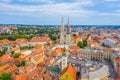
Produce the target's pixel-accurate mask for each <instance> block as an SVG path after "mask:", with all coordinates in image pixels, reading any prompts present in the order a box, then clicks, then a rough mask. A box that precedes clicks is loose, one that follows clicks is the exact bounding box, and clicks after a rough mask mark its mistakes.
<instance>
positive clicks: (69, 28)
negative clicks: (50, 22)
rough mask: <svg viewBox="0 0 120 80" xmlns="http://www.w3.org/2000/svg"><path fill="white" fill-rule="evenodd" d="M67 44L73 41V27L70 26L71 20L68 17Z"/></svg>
mask: <svg viewBox="0 0 120 80" xmlns="http://www.w3.org/2000/svg"><path fill="white" fill-rule="evenodd" d="M66 29H67V30H66V44H70V42H71V27H70V20H69V18H68V23H67V28H66Z"/></svg>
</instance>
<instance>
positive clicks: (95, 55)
mask: <svg viewBox="0 0 120 80" xmlns="http://www.w3.org/2000/svg"><path fill="white" fill-rule="evenodd" d="M77 56H78V57H86V58H90V59H93V60H103V59H104V58H105V54H104V53H103V52H101V51H97V50H89V49H79V51H78V55H77Z"/></svg>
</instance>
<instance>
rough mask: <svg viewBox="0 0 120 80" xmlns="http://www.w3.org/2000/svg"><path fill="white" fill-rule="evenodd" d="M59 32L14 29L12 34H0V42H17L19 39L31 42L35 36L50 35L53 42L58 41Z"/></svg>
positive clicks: (28, 28)
mask: <svg viewBox="0 0 120 80" xmlns="http://www.w3.org/2000/svg"><path fill="white" fill-rule="evenodd" d="M58 33H59V30H57V29H56V30H55V29H47V28H39V27H36V28H32V27H18V28H17V29H13V32H12V34H0V40H3V39H8V40H16V39H17V38H25V39H27V40H31V38H33V37H34V36H36V35H38V36H42V35H46V34H47V35H48V36H49V37H50V38H51V39H52V40H56V39H57V37H58Z"/></svg>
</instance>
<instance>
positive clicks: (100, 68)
mask: <svg viewBox="0 0 120 80" xmlns="http://www.w3.org/2000/svg"><path fill="white" fill-rule="evenodd" d="M85 69H86V68H84V69H82V70H81V80H108V67H107V66H105V65H103V64H101V65H99V64H98V65H93V66H91V67H88V69H87V70H85Z"/></svg>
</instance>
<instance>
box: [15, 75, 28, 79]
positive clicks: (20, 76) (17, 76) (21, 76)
mask: <svg viewBox="0 0 120 80" xmlns="http://www.w3.org/2000/svg"><path fill="white" fill-rule="evenodd" d="M15 80H27V77H26V76H25V75H23V74H22V73H21V74H19V75H16V78H15Z"/></svg>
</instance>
